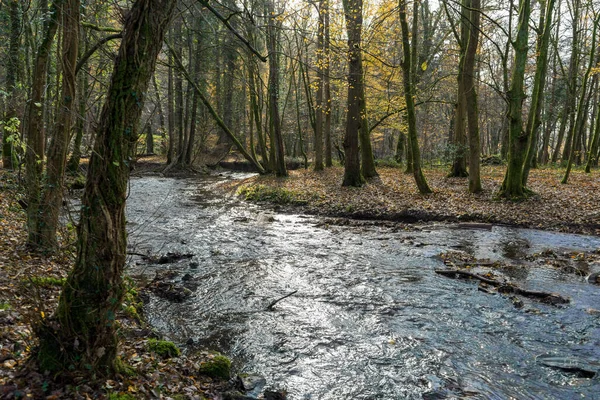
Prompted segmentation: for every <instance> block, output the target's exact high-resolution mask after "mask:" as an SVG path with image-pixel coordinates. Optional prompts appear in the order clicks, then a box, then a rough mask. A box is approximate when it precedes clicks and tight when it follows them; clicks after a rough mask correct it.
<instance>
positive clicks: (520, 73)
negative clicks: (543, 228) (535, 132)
mask: <svg viewBox="0 0 600 400" xmlns="http://www.w3.org/2000/svg"><path fill="white" fill-rule="evenodd" d="M530 14H531V0H520V4H519V26H518V29H517V38H516V41H515V43H514V47H515V61H514V66H513V72H512V79H511V86H510V90H509V92H508V102H509V112H508V119H509V138H508V139H509V145H508V167H507V169H506V175H505V177H504V182H503V183H502V187H501V188H500V195H501V196H503V197H507V198H521V197H523V196H524V195H525V187H524V186H523V163H524V162H525V155H526V152H527V143H528V138H527V132H526V131H524V130H523V100H525V90H524V82H525V67H526V66H527V50H528V48H529V46H528V38H529V16H530Z"/></svg>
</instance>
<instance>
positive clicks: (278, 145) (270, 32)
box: [267, 0, 288, 176]
mask: <svg viewBox="0 0 600 400" xmlns="http://www.w3.org/2000/svg"><path fill="white" fill-rule="evenodd" d="M268 3H269V4H268V6H269V20H268V23H267V47H268V51H269V128H270V132H271V139H272V141H271V148H272V149H274V151H272V154H273V155H274V159H273V160H272V164H273V167H274V168H273V169H274V171H275V174H276V175H277V176H287V174H288V173H287V170H286V167H285V151H284V146H283V136H282V133H281V121H280V116H279V59H278V56H277V51H276V45H277V32H276V30H277V27H276V22H275V9H274V6H273V0H269V2H268Z"/></svg>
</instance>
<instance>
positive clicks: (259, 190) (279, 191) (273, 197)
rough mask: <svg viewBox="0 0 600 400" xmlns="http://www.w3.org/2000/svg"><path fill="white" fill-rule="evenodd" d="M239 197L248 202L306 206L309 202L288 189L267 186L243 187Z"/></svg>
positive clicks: (239, 191)
mask: <svg viewBox="0 0 600 400" xmlns="http://www.w3.org/2000/svg"><path fill="white" fill-rule="evenodd" d="M238 195H241V196H244V198H245V199H246V200H248V201H266V202H269V203H275V204H296V205H304V204H307V203H308V202H307V201H306V200H305V199H302V198H301V196H300V194H299V193H298V192H295V191H293V190H290V189H286V188H279V187H269V186H266V185H252V186H243V187H241V188H240V189H239V190H238Z"/></svg>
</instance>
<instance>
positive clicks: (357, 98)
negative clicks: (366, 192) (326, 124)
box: [342, 0, 368, 186]
mask: <svg viewBox="0 0 600 400" xmlns="http://www.w3.org/2000/svg"><path fill="white" fill-rule="evenodd" d="M343 3H344V16H345V18H346V31H347V32H348V106H347V112H346V133H345V135H344V152H345V162H344V180H343V182H342V186H362V185H363V184H364V177H363V174H362V171H361V166H360V150H359V139H358V138H359V132H360V130H361V128H362V127H361V125H362V124H364V123H366V122H367V121H366V119H364V118H362V116H361V111H362V110H364V109H365V106H364V102H365V98H364V84H365V83H364V76H363V65H362V54H361V48H360V43H361V32H362V23H363V17H362V0H344V1H343ZM367 129H368V127H367Z"/></svg>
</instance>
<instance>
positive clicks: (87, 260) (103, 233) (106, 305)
mask: <svg viewBox="0 0 600 400" xmlns="http://www.w3.org/2000/svg"><path fill="white" fill-rule="evenodd" d="M174 5H175V1H174V0H138V1H136V2H135V3H134V5H133V7H132V8H131V10H130V12H129V14H128V16H127V18H126V21H125V26H124V36H123V40H122V42H121V46H120V48H119V52H118V55H117V58H116V60H115V65H114V69H113V74H112V79H111V84H110V87H109V89H108V92H107V96H106V102H105V104H104V107H103V109H102V114H101V118H100V122H99V126H98V129H97V133H96V140H95V143H94V151H93V152H92V157H91V159H90V164H89V169H88V177H87V181H86V185H85V190H84V195H83V199H82V208H81V216H80V222H79V226H78V231H77V233H78V241H77V259H76V262H75V266H74V268H73V270H72V271H71V272H70V273H69V276H68V278H67V282H66V284H65V286H64V289H63V292H62V293H61V296H60V301H59V305H58V310H57V311H56V313H55V315H54V316H53V317H52V319H53V320H54V321H53V322H52V323H47V324H46V325H45V326H43V327H42V328H41V329H40V348H39V350H38V354H37V355H38V360H39V361H40V364H41V367H42V368H43V369H49V370H56V371H60V370H62V371H66V370H67V369H71V368H76V369H78V370H80V371H83V372H84V373H87V374H90V375H92V374H95V373H111V372H114V371H115V369H116V368H117V365H118V362H117V337H116V335H115V330H116V325H115V313H116V311H117V310H118V308H119V307H120V306H121V300H122V295H123V277H122V276H123V268H124V265H125V251H126V246H127V239H126V231H125V199H126V196H127V187H128V181H129V167H130V161H131V158H132V156H133V154H132V153H133V151H134V149H135V144H136V140H137V133H136V127H137V126H138V122H139V118H140V115H141V113H142V108H143V101H144V95H145V93H146V90H147V87H148V82H149V80H150V78H151V77H152V74H153V72H154V67H155V64H156V57H157V55H158V53H159V51H160V49H161V46H162V42H163V38H164V34H165V31H166V29H167V26H168V23H169V21H170V19H171V16H172V13H173V9H174Z"/></svg>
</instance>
